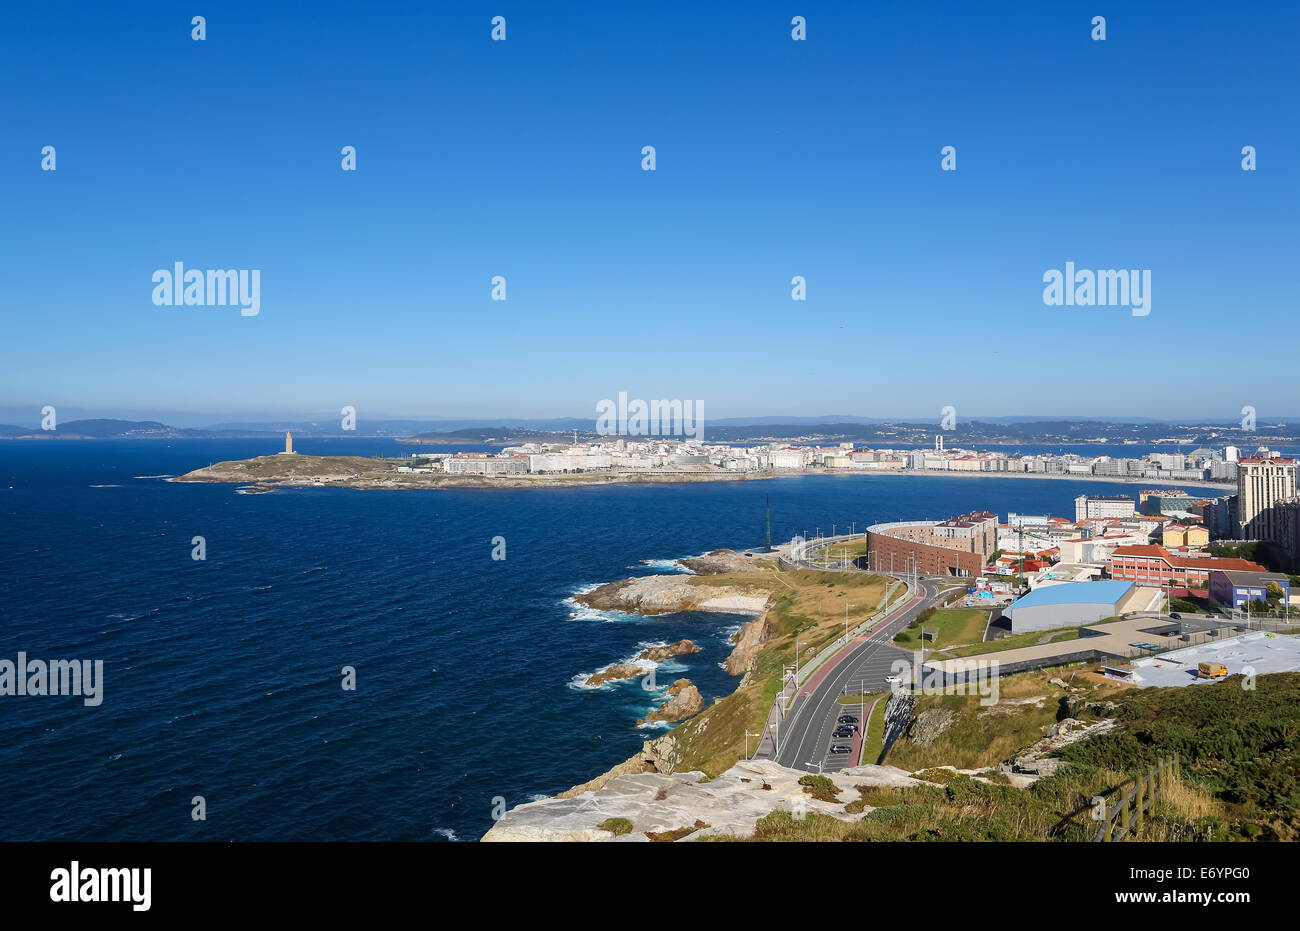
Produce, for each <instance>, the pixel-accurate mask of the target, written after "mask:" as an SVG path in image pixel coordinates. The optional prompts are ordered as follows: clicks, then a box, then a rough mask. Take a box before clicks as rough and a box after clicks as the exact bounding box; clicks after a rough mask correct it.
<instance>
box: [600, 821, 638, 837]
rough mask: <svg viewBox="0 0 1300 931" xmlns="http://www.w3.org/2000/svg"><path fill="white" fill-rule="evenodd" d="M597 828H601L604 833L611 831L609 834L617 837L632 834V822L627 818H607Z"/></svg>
mask: <svg viewBox="0 0 1300 931" xmlns="http://www.w3.org/2000/svg"><path fill="white" fill-rule="evenodd" d="M596 827H598V828H600V829H601V830H602V831H609V833H611V834H613V835H615V836H618V835H620V834H631V833H632V822H631V821H628V820H627V819H626V818H606V819H605V820H604V821H602V822H601V823H600V824H598V825H596Z"/></svg>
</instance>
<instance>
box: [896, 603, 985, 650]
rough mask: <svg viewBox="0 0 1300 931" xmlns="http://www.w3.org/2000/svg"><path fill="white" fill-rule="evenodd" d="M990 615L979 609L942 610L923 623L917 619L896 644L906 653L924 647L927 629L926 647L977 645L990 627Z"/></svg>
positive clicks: (901, 633) (897, 637) (899, 635)
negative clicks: (922, 631) (923, 633)
mask: <svg viewBox="0 0 1300 931" xmlns="http://www.w3.org/2000/svg"><path fill="white" fill-rule="evenodd" d="M988 621H989V613H988V612H987V611H984V610H982V609H980V608H943V609H941V610H938V611H935V612H934V614H932V615H930V617H928V618H927V619H925V620H924V621H921V620H919V619H918V621H917V622H916V623H913V624H912V625H911V626H909V627H908V628H907V629H906V630H904V631H902V632H900V633H899V634H898V636H896V637H894V645H895V646H897V647H900V648H902V649H904V650H916V649H920V648H921V646H922V641H921V628H922V627H924V628H925V641H924V646H925V647H926V648H927V649H929V648H940V649H941V648H944V647H949V646H954V645H957V644H963V643H978V642H979V641H980V639H981V638H982V637H983V636H984V628H985V627H987V626H988Z"/></svg>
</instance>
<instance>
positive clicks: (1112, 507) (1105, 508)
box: [1074, 495, 1137, 522]
mask: <svg viewBox="0 0 1300 931" xmlns="http://www.w3.org/2000/svg"><path fill="white" fill-rule="evenodd" d="M1136 511H1137V503H1136V502H1135V501H1134V500H1133V499H1132V498H1130V497H1128V496H1127V495H1079V497H1077V498H1075V499H1074V519H1075V521H1076V522H1077V521H1081V520H1087V519H1089V518H1092V517H1132V516H1133V515H1134V514H1135V513H1136Z"/></svg>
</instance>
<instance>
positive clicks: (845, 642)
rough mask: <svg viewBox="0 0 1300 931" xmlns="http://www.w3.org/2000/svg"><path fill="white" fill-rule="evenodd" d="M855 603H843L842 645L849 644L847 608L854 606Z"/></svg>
mask: <svg viewBox="0 0 1300 931" xmlns="http://www.w3.org/2000/svg"><path fill="white" fill-rule="evenodd" d="M856 607H857V605H851V604H849V603H848V602H845V604H844V645H845V646H848V645H849V608H856Z"/></svg>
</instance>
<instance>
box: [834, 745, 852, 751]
mask: <svg viewBox="0 0 1300 931" xmlns="http://www.w3.org/2000/svg"><path fill="white" fill-rule="evenodd" d="M852 752H853V747H852V746H850V745H849V744H831V753H852Z"/></svg>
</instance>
